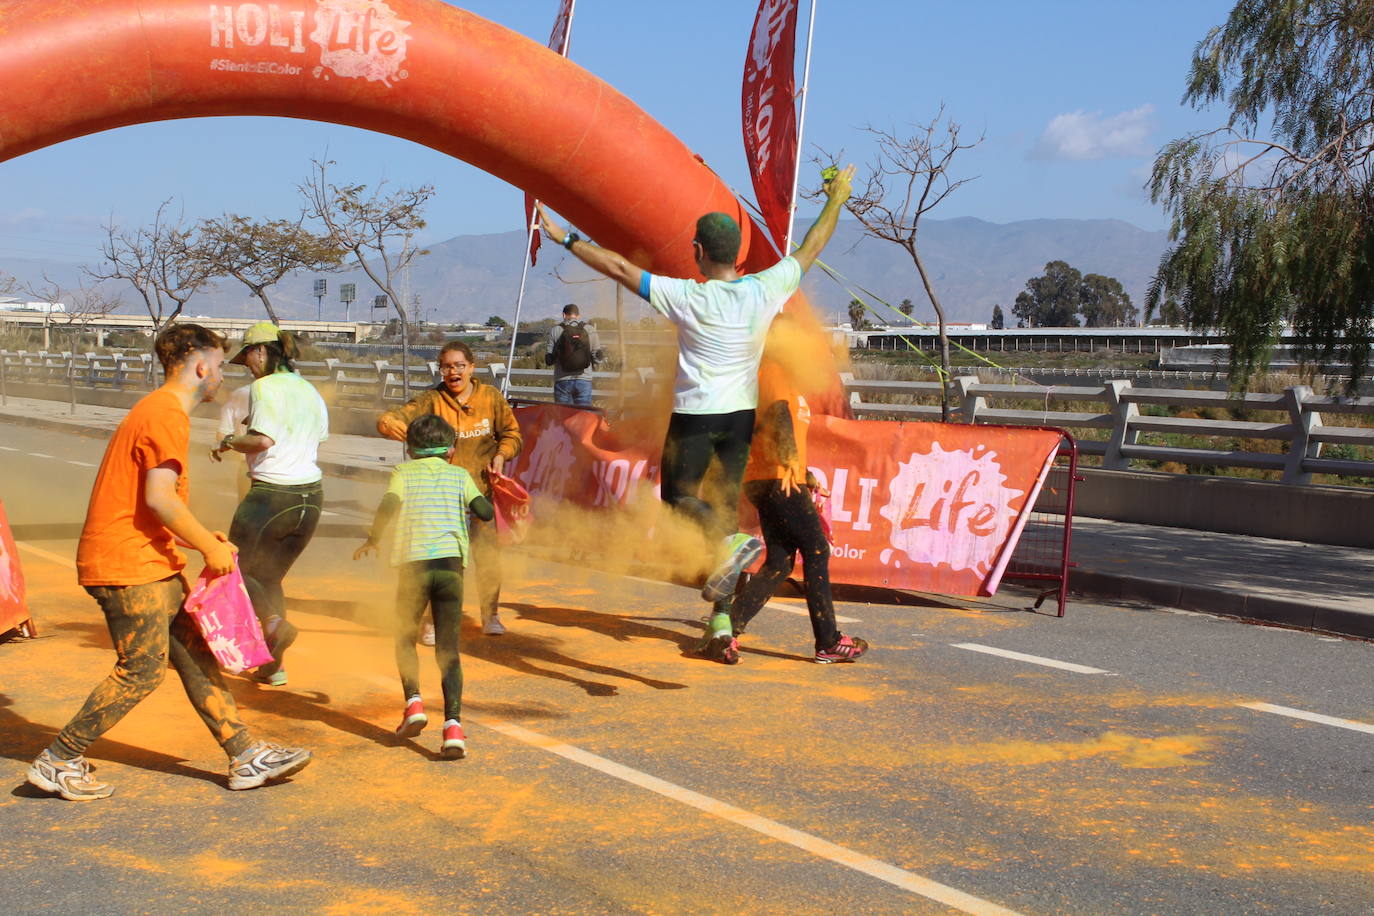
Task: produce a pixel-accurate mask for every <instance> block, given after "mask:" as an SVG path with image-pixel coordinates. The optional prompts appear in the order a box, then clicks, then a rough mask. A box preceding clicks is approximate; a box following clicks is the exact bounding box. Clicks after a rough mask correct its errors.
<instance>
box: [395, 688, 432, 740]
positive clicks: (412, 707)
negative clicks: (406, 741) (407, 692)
mask: <svg viewBox="0 0 1374 916" xmlns="http://www.w3.org/2000/svg"><path fill="white" fill-rule="evenodd" d="M428 724H429V716H427V715H425V704H424V703H422V702H420V698H419V697H412V698H411V700H410V702H409V703H407V704H406V711H405V712H403V713H401V724H400V725H398V726H396V737H397V738H414V737H415V736H416V735H418V734H420V732H422V731H424V730H425V726H426V725H428Z"/></svg>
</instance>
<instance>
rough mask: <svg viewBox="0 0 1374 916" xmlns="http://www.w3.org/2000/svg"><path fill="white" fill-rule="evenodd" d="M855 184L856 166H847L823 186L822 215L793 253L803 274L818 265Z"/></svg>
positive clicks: (817, 218)
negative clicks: (823, 201)
mask: <svg viewBox="0 0 1374 916" xmlns="http://www.w3.org/2000/svg"><path fill="white" fill-rule="evenodd" d="M853 183H854V166H852V165H847V166H845V167H844V168H843V169H841V170H840V171H839V173H838V174H836V175H835V177H834V178H832V179H830V180H829V181H827V182H826V183H825V184H824V185H822V186H821V190H823V191H824V192H825V206H824V207H822V208H821V215H820V216H818V217H816V222H815V223H813V224H812V226H811V231H810V232H808V233H806V238H804V239H802V243H801V247H800V248H798V249H797V250H796V251H794V252H792V257H794V258H796V259H797V263H798V264H800V265H801V269H802V273H806V272H807V271H808V270H810V269H811V265H812V264H814V263H816V258H818V257H820V256H821V249H822V248H824V247H825V244H826V242H829V241H830V236H832V235H834V234H835V224H836V223H838V222H839V221H840V211H841V210H842V209H844V202H845V201H847V200H849V193H850V188H851V186H852V185H853Z"/></svg>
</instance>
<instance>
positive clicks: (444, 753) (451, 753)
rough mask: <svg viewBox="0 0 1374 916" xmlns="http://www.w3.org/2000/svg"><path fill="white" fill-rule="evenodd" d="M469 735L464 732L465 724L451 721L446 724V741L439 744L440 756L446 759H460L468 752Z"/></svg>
mask: <svg viewBox="0 0 1374 916" xmlns="http://www.w3.org/2000/svg"><path fill="white" fill-rule="evenodd" d="M467 739H468V736H467V735H465V734H463V726H461V725H459V724H458V723H457V722H449V723H448V724H447V725H445V726H444V743H443V744H441V745H439V756H440V757H443V758H444V759H445V760H458V759H460V758H462V757H466V756H467V754H468V743H467Z"/></svg>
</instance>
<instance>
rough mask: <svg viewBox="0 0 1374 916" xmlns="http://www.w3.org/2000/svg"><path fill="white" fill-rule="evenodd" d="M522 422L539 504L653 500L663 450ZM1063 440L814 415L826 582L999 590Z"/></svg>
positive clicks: (525, 412) (536, 416)
mask: <svg viewBox="0 0 1374 916" xmlns="http://www.w3.org/2000/svg"><path fill="white" fill-rule="evenodd" d="M516 416H517V418H518V419H519V422H520V430H521V432H522V434H523V435H524V438H525V447H524V450H523V451H522V453H521V455H520V457H519V458H518V459H517V461H516V465H515V470H514V472H513V473H514V476H515V477H516V478H517V479H518V480H520V482H521V483H523V484H524V485H525V487H526V488H527V489H528V490H529V491H530V494H531V495H532V496H533V497H534V498H535V499H536V500H538V499H541V498H542V499H561V500H570V501H572V502H574V503H576V504H578V505H581V506H583V507H586V508H602V509H606V510H608V511H609V510H611V509H612V508H614V507H615V506H617V505H620V504H623V503H624V502H626V501H627V500H629V499H634V498H636V495H637V494H641V493H643V492H644V488H643V487H639V486H636V485H635V484H636V483H638V482H641V481H642V482H645V483H648V484H651V485H652V486H653V488H654V489H653V492H654V493H655V495H656V493H657V484H658V479H659V456H660V453H661V448H662V443H661V442H653V443H646V442H644V441H635V440H634V438H633V436H630V435H624V436H622V435H621V434H619V432H618V431H617V430H616V429H615V428H613V427H611V426H608V425H607V423H606V421H605V420H604V419H603V418H602V417H601V416H599V415H598V414H595V413H592V412H590V411H583V410H575V409H573V408H568V407H558V406H554V405H544V404H540V405H522V406H520V407H517V408H516ZM1059 442H1060V436H1059V434H1058V433H1056V432H1054V431H1052V430H1044V429H1016V428H1008V427H989V426H970V425H966V424H942V423H906V422H890V421H881V420H845V419H841V418H838V417H828V416H813V418H812V421H811V430H810V434H809V436H808V437H807V458H808V464H809V465H810V468H811V471H812V473H814V474H815V475H816V477H817V479H818V480H819V481H820V483H821V484H822V486H824V487H826V488H828V489H829V490H830V494H831V497H830V505H831V521H832V526H833V530H834V537H835V541H834V545H833V546H832V548H831V553H830V578H831V580H832V581H834V582H841V583H846V584H851V585H873V586H882V587H886V588H896V589H906V590H910V591H921V592H935V593H939V594H946V595H970V596H972V595H980V596H990V595H992V594H994V593H996V591H997V587H998V585H999V584H1000V583H1001V580H1002V574H1003V572H1004V571H1005V569H1006V566H1007V563H1008V562H1009V561H1010V559H1011V555H1012V553H1013V551H1014V550H1015V549H1016V542H1017V539H1018V538H1019V537H1020V535H1021V529H1022V527H1023V526H1024V525H1025V521H1026V519H1027V517H1028V516H1029V511H1028V510H1029V509H1030V508H1031V507H1033V506H1034V505H1035V498H1036V496H1037V495H1038V494H1039V492H1040V487H1041V485H1042V484H1043V483H1044V481H1045V477H1046V475H1047V474H1048V473H1049V470H1050V467H1051V465H1052V464H1053V463H1054V458H1055V454H1056V452H1057V450H1058V448H1059ZM741 515H742V517H749V518H752V517H753V513H752V510H751V509H750V510H749V511H745V512H742V513H741ZM535 524H536V525H537V524H538V520H537V518H536V521H535Z"/></svg>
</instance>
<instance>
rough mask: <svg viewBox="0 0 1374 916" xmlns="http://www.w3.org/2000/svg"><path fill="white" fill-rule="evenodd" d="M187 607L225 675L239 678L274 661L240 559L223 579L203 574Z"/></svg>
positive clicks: (188, 596)
mask: <svg viewBox="0 0 1374 916" xmlns="http://www.w3.org/2000/svg"><path fill="white" fill-rule="evenodd" d="M184 607H185V608H186V613H188V614H190V615H191V619H192V620H194V621H195V622H196V626H197V627H199V628H200V632H201V635H202V636H204V637H205V642H206V644H207V645H209V646H210V651H211V652H212V653H214V656H215V661H217V662H219V665H220V667H221V668H223V669H224V670H225V671H227V672H229V673H230V674H238V673H240V672H242V671H246V670H248V669H249V668H256V667H258V666H259V665H265V664H267V663H268V662H270V661H272V652H271V651H270V650H269V649H268V648H267V643H266V642H265V641H264V640H263V638H262V626H261V625H260V624H259V623H258V615H257V614H255V613H254V612H253V602H252V601H251V600H249V598H248V589H246V588H244V586H243V573H241V572H239V560H238V557H237V556H236V557H234V568H233V569H231V570H230V571H229V572H227V573H225V574H224V575H222V576H216V577H215V578H213V579H211V578H207V577H206V575H205V571H204V570H202V571H201V573H200V578H198V579H197V580H196V584H195V585H194V586H192V588H191V593H190V594H189V595H187V596H186V603H185V605H184Z"/></svg>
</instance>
